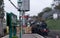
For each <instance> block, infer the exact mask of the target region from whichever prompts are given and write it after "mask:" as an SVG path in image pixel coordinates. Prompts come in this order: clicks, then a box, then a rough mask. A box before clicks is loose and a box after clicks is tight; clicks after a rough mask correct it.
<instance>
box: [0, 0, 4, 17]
mask: <svg viewBox="0 0 60 38" xmlns="http://www.w3.org/2000/svg"><path fill="white" fill-rule="evenodd" d="M0 17H1V18H3V17H4V1H3V0H0Z"/></svg>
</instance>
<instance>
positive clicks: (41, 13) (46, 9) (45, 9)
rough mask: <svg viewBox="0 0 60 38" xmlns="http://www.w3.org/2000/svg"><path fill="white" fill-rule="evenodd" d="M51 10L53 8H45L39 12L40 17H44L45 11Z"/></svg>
mask: <svg viewBox="0 0 60 38" xmlns="http://www.w3.org/2000/svg"><path fill="white" fill-rule="evenodd" d="M51 10H52V9H51V8H50V7H46V8H44V9H43V11H42V12H40V13H39V14H38V17H42V15H43V14H44V13H46V12H49V11H51Z"/></svg>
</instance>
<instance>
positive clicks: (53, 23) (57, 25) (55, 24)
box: [46, 19, 60, 30]
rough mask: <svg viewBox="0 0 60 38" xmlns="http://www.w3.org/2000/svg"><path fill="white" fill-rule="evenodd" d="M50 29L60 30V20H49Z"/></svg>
mask: <svg viewBox="0 0 60 38" xmlns="http://www.w3.org/2000/svg"><path fill="white" fill-rule="evenodd" d="M46 23H47V25H48V28H49V29H53V30H60V19H57V20H54V19H49V20H47V21H46Z"/></svg>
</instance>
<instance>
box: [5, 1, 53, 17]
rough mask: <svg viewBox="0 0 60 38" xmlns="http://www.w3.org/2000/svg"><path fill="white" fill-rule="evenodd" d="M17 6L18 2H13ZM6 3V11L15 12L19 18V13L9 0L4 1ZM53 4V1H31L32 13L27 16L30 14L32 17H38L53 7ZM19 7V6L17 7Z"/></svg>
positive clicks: (29, 12)
mask: <svg viewBox="0 0 60 38" xmlns="http://www.w3.org/2000/svg"><path fill="white" fill-rule="evenodd" d="M11 1H12V2H13V3H14V4H15V5H16V6H17V1H18V0H11ZM4 3H5V5H4V6H5V7H4V9H5V11H7V12H9V13H10V12H13V13H14V14H16V15H17V16H19V12H18V11H17V10H16V9H15V8H14V7H13V6H12V5H11V3H10V2H9V1H8V0H4ZM52 3H53V0H30V11H28V12H26V14H29V15H30V16H34V15H36V16H37V15H38V13H39V12H41V11H42V10H43V9H44V8H45V7H51V4H52ZM17 7H18V6H17Z"/></svg>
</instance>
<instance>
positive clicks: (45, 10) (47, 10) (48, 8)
mask: <svg viewBox="0 0 60 38" xmlns="http://www.w3.org/2000/svg"><path fill="white" fill-rule="evenodd" d="M51 10H52V9H51V8H50V7H46V8H44V9H43V11H44V12H49V11H51Z"/></svg>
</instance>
